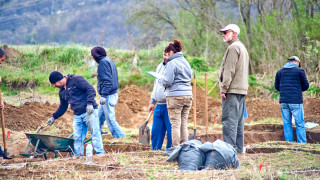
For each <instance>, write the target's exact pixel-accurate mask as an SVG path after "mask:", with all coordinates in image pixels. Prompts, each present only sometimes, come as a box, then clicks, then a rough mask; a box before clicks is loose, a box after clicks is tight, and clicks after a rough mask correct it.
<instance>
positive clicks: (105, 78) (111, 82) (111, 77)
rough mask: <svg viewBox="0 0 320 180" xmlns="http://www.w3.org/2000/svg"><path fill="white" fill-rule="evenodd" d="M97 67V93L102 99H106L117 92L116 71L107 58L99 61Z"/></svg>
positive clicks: (112, 63)
mask: <svg viewBox="0 0 320 180" xmlns="http://www.w3.org/2000/svg"><path fill="white" fill-rule="evenodd" d="M97 62H98V63H99V65H98V72H97V78H98V85H97V89H98V93H99V94H100V95H101V96H102V97H107V96H108V95H111V94H114V93H117V92H118V87H119V83H118V71H117V67H116V65H115V64H114V62H113V61H112V60H111V59H109V58H107V57H102V58H101V59H100V60H99V61H97Z"/></svg>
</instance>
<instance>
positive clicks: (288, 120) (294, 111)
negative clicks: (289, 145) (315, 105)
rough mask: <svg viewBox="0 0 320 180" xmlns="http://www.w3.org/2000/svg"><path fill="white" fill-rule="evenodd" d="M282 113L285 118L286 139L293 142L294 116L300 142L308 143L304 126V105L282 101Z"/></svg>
mask: <svg viewBox="0 0 320 180" xmlns="http://www.w3.org/2000/svg"><path fill="white" fill-rule="evenodd" d="M281 114H282V118H283V129H284V138H285V140H286V141H289V142H293V141H294V140H293V132H292V116H293V117H294V120H295V124H296V134H297V142H298V143H307V139H306V130H305V127H304V117H303V114H304V112H303V106H302V104H288V103H281Z"/></svg>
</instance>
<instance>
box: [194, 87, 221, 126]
mask: <svg viewBox="0 0 320 180" xmlns="http://www.w3.org/2000/svg"><path fill="white" fill-rule="evenodd" d="M205 98H206V97H205V91H204V90H203V89H201V88H199V87H197V98H196V101H197V124H201V125H205V117H204V116H205V114H204V112H205ZM192 103H194V101H193V102H192ZM193 111H194V110H193V108H191V110H190V113H189V118H188V121H189V123H191V122H193ZM214 119H217V120H218V121H221V120H220V119H221V100H218V99H214V98H212V97H211V96H208V121H209V122H214Z"/></svg>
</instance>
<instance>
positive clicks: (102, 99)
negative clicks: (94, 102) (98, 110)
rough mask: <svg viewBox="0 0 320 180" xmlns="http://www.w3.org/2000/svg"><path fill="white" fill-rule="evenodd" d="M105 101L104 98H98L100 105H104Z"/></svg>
mask: <svg viewBox="0 0 320 180" xmlns="http://www.w3.org/2000/svg"><path fill="white" fill-rule="evenodd" d="M106 101H107V99H106V98H104V97H101V98H100V104H101V105H105V104H106Z"/></svg>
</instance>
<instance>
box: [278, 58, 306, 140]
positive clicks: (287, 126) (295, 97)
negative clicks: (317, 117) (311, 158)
mask: <svg viewBox="0 0 320 180" xmlns="http://www.w3.org/2000/svg"><path fill="white" fill-rule="evenodd" d="M288 61H289V62H288V63H286V64H285V65H284V66H283V68H281V69H280V70H279V71H278V72H277V74H276V80H275V83H274V86H275V88H276V89H277V90H278V91H280V99H279V102H280V104H281V114H282V119H283V129H284V139H285V140H286V141H289V142H293V141H294V139H293V132H292V116H293V117H294V120H295V124H296V134H297V142H298V143H306V142H307V139H306V130H305V125H304V117H303V106H302V103H303V97H302V92H303V91H306V90H307V89H308V88H309V82H308V80H307V77H306V74H305V72H304V70H303V69H301V68H300V59H299V58H298V57H297V56H292V57H290V58H289V59H288Z"/></svg>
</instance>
